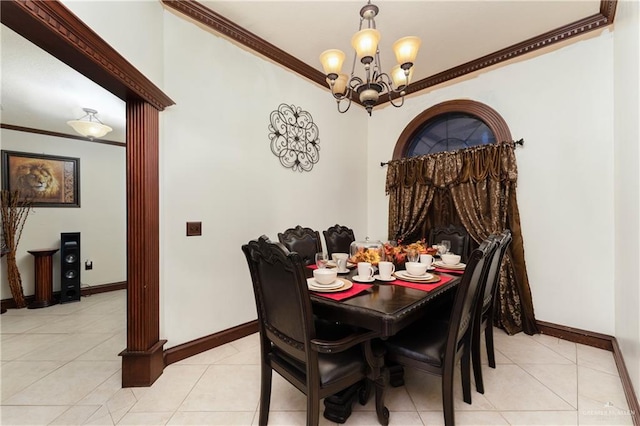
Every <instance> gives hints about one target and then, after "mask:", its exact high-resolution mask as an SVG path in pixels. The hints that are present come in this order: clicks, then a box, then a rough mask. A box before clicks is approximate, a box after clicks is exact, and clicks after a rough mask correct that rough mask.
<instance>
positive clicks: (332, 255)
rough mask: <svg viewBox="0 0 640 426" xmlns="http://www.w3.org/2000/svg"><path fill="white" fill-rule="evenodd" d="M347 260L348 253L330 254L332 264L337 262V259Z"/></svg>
mask: <svg viewBox="0 0 640 426" xmlns="http://www.w3.org/2000/svg"><path fill="white" fill-rule="evenodd" d="M342 258H344V259H348V258H349V254H348V253H331V260H333V261H334V262H337V261H338V259H342Z"/></svg>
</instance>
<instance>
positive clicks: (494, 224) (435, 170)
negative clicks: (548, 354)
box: [386, 142, 538, 334]
mask: <svg viewBox="0 0 640 426" xmlns="http://www.w3.org/2000/svg"><path fill="white" fill-rule="evenodd" d="M517 177H518V172H517V166H516V158H515V144H514V143H512V142H504V143H499V144H492V145H482V146H477V147H472V148H468V149H464V150H460V151H456V152H441V153H437V154H432V155H426V156H421V157H412V158H404V159H401V160H395V161H391V162H389V165H388V170H387V183H386V192H387V194H388V195H389V239H393V240H399V239H401V240H406V241H408V240H412V239H418V238H420V237H422V236H424V235H425V232H426V229H427V226H433V225H439V224H446V223H439V222H440V220H442V218H447V220H449V221H450V222H449V223H454V222H455V223H460V224H462V225H463V226H464V227H465V228H466V229H467V231H468V232H469V235H470V236H471V238H472V239H473V240H474V241H475V242H476V244H479V243H480V242H481V241H483V240H484V239H485V238H487V237H488V236H489V235H490V234H494V233H499V232H502V231H503V230H504V229H510V230H511V233H512V235H513V241H512V243H511V245H510V247H509V250H508V252H507V253H506V256H505V260H504V263H503V267H502V270H501V274H500V284H499V285H500V290H499V296H498V297H499V299H500V300H499V303H497V305H498V309H499V314H498V315H496V318H497V319H496V321H497V324H496V325H498V326H499V327H502V328H504V329H505V330H506V331H507V332H508V333H509V334H515V333H517V332H520V331H524V332H525V333H527V334H534V333H537V332H538V330H537V327H536V324H535V316H534V311H533V301H532V297H531V289H530V288H529V279H528V277H527V268H526V265H525V261H524V246H523V243H522V233H521V229H520V213H519V211H518V203H517V200H516V181H517ZM434 198H435V199H437V200H440V201H441V202H439V203H438V204H437V205H434V203H433V201H434ZM442 200H444V201H442ZM443 206H444V208H446V207H447V206H451V207H452V208H453V209H454V210H455V211H452V212H444V211H436V210H437V209H438V208H443Z"/></svg>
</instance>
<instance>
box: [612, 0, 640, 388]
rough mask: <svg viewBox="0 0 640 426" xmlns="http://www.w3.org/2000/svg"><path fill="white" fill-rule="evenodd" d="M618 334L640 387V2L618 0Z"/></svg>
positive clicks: (616, 119) (616, 223) (616, 79)
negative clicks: (639, 308)
mask: <svg viewBox="0 0 640 426" xmlns="http://www.w3.org/2000/svg"><path fill="white" fill-rule="evenodd" d="M614 66H615V85H614V89H615V103H614V113H615V114H614V123H615V127H614V130H615V132H614V134H615V137H614V164H615V180H614V194H615V213H616V214H615V253H616V257H615V271H616V275H615V293H616V298H615V326H616V328H615V335H616V337H617V340H618V342H619V344H620V348H621V350H622V353H623V355H624V359H625V364H626V366H627V369H628V370H629V376H630V377H631V381H632V382H633V385H634V387H635V389H636V392H638V390H639V389H640V312H639V310H638V306H640V263H639V262H638V259H640V173H639V172H638V170H639V169H640V128H639V119H640V93H639V92H640V85H639V82H638V76H639V75H640V72H639V71H640V5H639V3H638V2H635V1H634V2H631V1H623V2H618V6H617V11H616V21H615V33H614Z"/></svg>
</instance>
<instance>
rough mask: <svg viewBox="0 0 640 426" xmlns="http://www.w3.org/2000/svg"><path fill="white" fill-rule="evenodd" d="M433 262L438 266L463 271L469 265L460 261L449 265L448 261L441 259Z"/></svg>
mask: <svg viewBox="0 0 640 426" xmlns="http://www.w3.org/2000/svg"><path fill="white" fill-rule="evenodd" d="M433 264H434V265H436V266H437V267H438V268H444V269H451V270H454V271H462V270H463V269H464V268H466V267H467V265H466V264H464V263H458V264H457V265H447V264H446V263H444V262H442V261H440V260H436V261H435V262H433Z"/></svg>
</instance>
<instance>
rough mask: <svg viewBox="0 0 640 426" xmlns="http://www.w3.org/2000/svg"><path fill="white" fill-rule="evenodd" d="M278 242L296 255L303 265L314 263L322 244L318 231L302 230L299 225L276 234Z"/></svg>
mask: <svg viewBox="0 0 640 426" xmlns="http://www.w3.org/2000/svg"><path fill="white" fill-rule="evenodd" d="M278 240H279V241H280V242H281V243H282V244H284V246H285V247H286V248H287V249H288V250H289V251H290V252H296V253H298V255H299V256H300V258H301V259H302V263H303V264H305V265H311V264H313V263H315V261H316V259H315V256H316V253H318V252H321V251H322V242H321V241H320V234H319V233H318V231H314V230H313V229H311V228H303V227H302V226H300V225H298V226H296V227H295V228H289V229H287V230H286V231H284V232H281V233H278Z"/></svg>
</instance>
